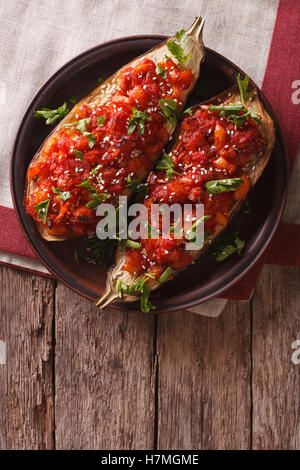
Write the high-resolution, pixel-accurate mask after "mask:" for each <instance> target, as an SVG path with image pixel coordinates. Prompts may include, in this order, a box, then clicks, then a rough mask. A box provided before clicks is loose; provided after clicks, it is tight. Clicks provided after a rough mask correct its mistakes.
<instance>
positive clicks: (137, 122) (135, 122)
mask: <svg viewBox="0 0 300 470" xmlns="http://www.w3.org/2000/svg"><path fill="white" fill-rule="evenodd" d="M145 121H152V117H151V116H149V115H148V114H147V113H146V112H145V111H139V110H138V109H136V108H133V109H132V116H131V118H130V121H129V123H128V135H131V134H132V133H133V131H134V129H135V128H136V127H137V128H138V133H139V135H142V134H144V132H145Z"/></svg>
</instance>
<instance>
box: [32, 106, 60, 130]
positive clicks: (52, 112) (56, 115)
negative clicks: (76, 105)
mask: <svg viewBox="0 0 300 470" xmlns="http://www.w3.org/2000/svg"><path fill="white" fill-rule="evenodd" d="M68 112H69V110H68V107H67V103H64V104H63V105H62V106H59V108H57V109H49V108H42V109H40V110H37V111H34V112H33V114H34V117H36V118H37V119H39V118H44V119H46V124H47V125H48V126H50V125H51V124H54V123H55V122H56V121H60V120H61V119H62V118H63V117H65V116H66V115H67V114H68Z"/></svg>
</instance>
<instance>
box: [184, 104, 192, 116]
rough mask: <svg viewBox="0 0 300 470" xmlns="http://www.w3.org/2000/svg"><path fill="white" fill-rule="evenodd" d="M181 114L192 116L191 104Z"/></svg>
mask: <svg viewBox="0 0 300 470" xmlns="http://www.w3.org/2000/svg"><path fill="white" fill-rule="evenodd" d="M183 114H188V115H189V116H192V114H193V107H192V106H191V107H190V108H187V109H186V110H185V111H184V112H183Z"/></svg>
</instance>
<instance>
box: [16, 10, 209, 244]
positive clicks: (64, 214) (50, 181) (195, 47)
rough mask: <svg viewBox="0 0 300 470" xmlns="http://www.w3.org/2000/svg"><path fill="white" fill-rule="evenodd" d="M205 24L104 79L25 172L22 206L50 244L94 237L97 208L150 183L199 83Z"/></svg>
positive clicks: (200, 23)
mask: <svg viewBox="0 0 300 470" xmlns="http://www.w3.org/2000/svg"><path fill="white" fill-rule="evenodd" d="M203 23H204V21H203V20H202V18H196V20H195V22H194V23H193V25H192V26H191V27H190V28H189V30H188V31H187V32H186V33H185V32H184V31H183V30H182V31H180V32H179V33H177V35H176V37H174V38H171V39H170V40H168V41H166V42H165V43H163V44H162V45H160V46H158V47H156V48H154V49H152V50H151V51H149V52H148V53H146V54H144V55H143V56H141V57H138V58H137V59H135V60H133V61H132V62H130V63H129V64H128V65H126V66H125V67H123V68H122V69H121V70H120V71H118V72H117V73H115V74H114V75H113V76H111V77H110V78H109V79H107V80H106V81H105V82H104V83H102V84H101V85H100V86H98V87H97V88H96V89H95V90H93V91H92V92H91V93H89V94H88V95H87V96H86V97H85V98H84V99H82V100H81V101H80V102H79V103H77V104H76V105H75V106H74V108H73V109H72V110H71V111H70V113H69V114H68V115H67V116H66V117H65V118H64V119H63V120H62V121H61V122H60V123H59V124H58V125H57V126H56V127H55V129H54V130H53V131H52V132H51V134H50V136H49V137H48V138H47V139H46V140H45V142H44V143H43V144H42V146H41V148H40V149H39V151H38V152H37V153H36V155H35V156H34V157H33V160H32V161H31V163H30V165H29V168H28V172H27V178H26V190H25V201H24V205H25V208H26V211H27V213H28V214H30V215H31V216H32V217H33V218H34V220H35V222H36V225H37V228H38V230H39V232H40V234H41V236H42V237H43V238H44V239H45V240H48V241H59V240H67V239H72V238H75V237H78V236H81V235H90V234H92V233H95V229H96V224H97V221H98V220H99V218H97V217H96V208H97V207H98V206H99V205H100V204H101V203H102V202H103V201H104V200H105V201H106V202H112V203H114V204H115V205H117V199H118V196H120V195H129V194H130V192H131V189H130V188H131V182H132V180H135V181H136V180H137V181H140V182H143V180H144V179H145V178H146V177H147V175H148V174H149V172H150V170H151V169H152V168H153V165H154V162H155V160H156V159H157V158H158V157H159V156H160V155H161V152H162V150H163V148H164V146H165V144H166V142H167V141H168V140H169V138H170V137H171V135H172V133H173V131H174V129H175V127H176V124H177V120H178V118H179V115H180V114H181V112H182V111H183V109H184V104H185V102H186V100H187V97H188V95H189V94H190V93H191V91H192V90H193V88H194V85H195V83H196V81H197V78H198V76H199V70H200V63H201V61H202V60H203V58H204V47H203V42H202V28H203ZM166 55H168V56H172V58H170V57H169V58H167V59H166V57H165V56H166ZM59 109H60V108H59ZM60 111H62V112H63V111H64V110H63V109H60ZM40 114H41V115H42V113H40ZM36 116H39V113H38V112H37V113H36ZM50 122H52V121H51V120H50Z"/></svg>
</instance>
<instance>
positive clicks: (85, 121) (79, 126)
mask: <svg viewBox="0 0 300 470" xmlns="http://www.w3.org/2000/svg"><path fill="white" fill-rule="evenodd" d="M90 120H91V118H84V119H80V121H78V122H70V123H69V124H65V127H71V126H76V129H77V130H78V131H79V132H81V134H82V135H84V136H86V137H87V138H88V141H89V147H90V149H92V148H93V147H94V145H95V143H96V137H95V136H94V134H92V133H91V132H88V130H87V127H86V125H87V124H88V123H89V122H90Z"/></svg>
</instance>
